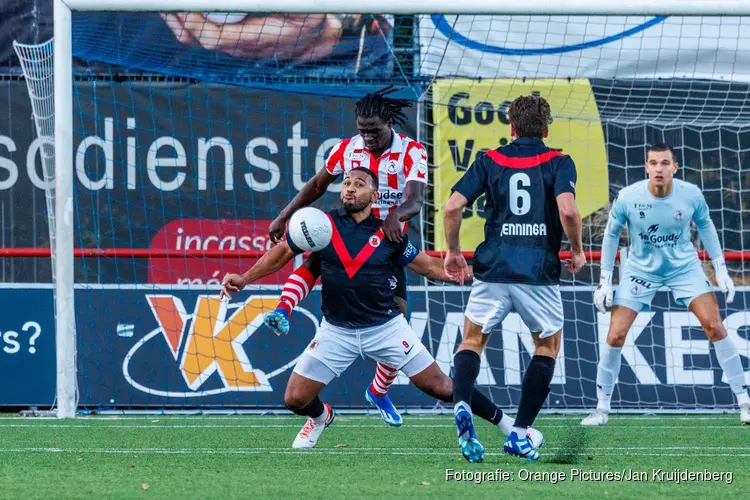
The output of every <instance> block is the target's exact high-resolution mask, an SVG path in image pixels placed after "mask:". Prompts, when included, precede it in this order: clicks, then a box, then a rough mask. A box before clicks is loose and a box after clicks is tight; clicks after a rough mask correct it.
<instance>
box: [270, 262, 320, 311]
mask: <svg viewBox="0 0 750 500" xmlns="http://www.w3.org/2000/svg"><path fill="white" fill-rule="evenodd" d="M316 279H317V278H316V277H315V276H313V274H312V273H311V272H310V271H308V270H307V269H305V268H304V267H300V268H298V269H297V270H296V271H294V272H293V273H292V274H291V275H290V276H289V279H288V280H287V281H286V284H284V289H283V290H282V291H281V297H280V298H279V303H278V304H276V308H277V309H278V308H281V309H284V310H285V311H286V314H287V316H289V315H291V314H292V310H293V309H294V308H295V307H297V304H299V303H300V302H301V301H302V299H304V298H305V297H307V294H308V293H310V290H312V288H313V286H315V280H316Z"/></svg>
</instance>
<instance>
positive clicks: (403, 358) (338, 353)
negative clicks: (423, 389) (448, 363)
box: [294, 314, 435, 384]
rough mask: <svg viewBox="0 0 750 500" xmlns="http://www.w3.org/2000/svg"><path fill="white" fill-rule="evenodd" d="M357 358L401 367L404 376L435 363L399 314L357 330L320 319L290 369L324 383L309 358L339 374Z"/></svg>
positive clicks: (409, 375) (323, 379)
mask: <svg viewBox="0 0 750 500" xmlns="http://www.w3.org/2000/svg"><path fill="white" fill-rule="evenodd" d="M306 357H307V358H308V359H305V358H306ZM358 357H362V359H364V358H365V357H367V358H369V359H372V360H373V361H377V362H380V363H383V364H386V365H388V366H391V367H393V368H396V369H398V370H401V371H403V373H404V375H406V376H407V377H411V376H414V375H416V374H417V373H420V372H421V371H423V370H425V369H426V368H427V367H428V366H430V365H431V364H432V363H434V362H435V360H434V358H433V357H432V355H431V354H430V353H429V351H428V350H427V349H426V348H425V346H424V345H423V344H422V342H421V341H420V340H419V338H418V337H417V334H416V333H414V330H412V329H411V327H410V326H409V323H407V322H406V318H404V316H403V315H401V314H399V315H398V316H397V317H395V318H393V319H392V320H390V321H389V322H388V323H385V324H383V325H378V326H374V327H371V328H362V329H358V330H353V329H348V328H341V327H338V326H334V325H332V324H330V323H328V322H327V321H326V320H325V319H323V321H322V322H321V325H320V328H319V329H318V332H317V333H316V334H315V338H314V339H313V340H312V342H310V345H308V346H307V349H305V352H304V353H302V356H301V357H300V359H299V360H298V361H297V365H296V366H295V367H294V371H295V372H296V373H298V374H300V375H302V376H303V377H306V378H309V379H312V380H317V381H319V382H323V383H326V384H327V383H328V382H330V380H331V378H332V377H329V376H327V375H325V374H321V373H316V372H319V370H315V369H313V368H310V367H311V366H315V365H316V363H310V360H309V358H314V359H315V360H317V361H319V362H320V363H322V364H323V365H325V366H326V367H327V368H328V369H330V371H331V372H332V374H333V375H335V376H336V377H339V376H341V374H342V373H343V372H344V371H345V370H346V369H347V368H349V366H350V365H351V364H352V363H353V362H354V360H355V359H357V358H358ZM412 361H414V362H412Z"/></svg>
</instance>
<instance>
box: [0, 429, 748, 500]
mask: <svg viewBox="0 0 750 500" xmlns="http://www.w3.org/2000/svg"><path fill="white" fill-rule="evenodd" d="M579 420H580V416H570V417H559V416H544V417H540V419H539V420H538V421H537V426H538V427H539V428H540V429H541V430H542V431H543V432H544V433H545V437H546V440H547V441H546V445H545V447H544V448H542V450H541V451H542V461H541V462H540V463H537V464H525V463H522V462H520V461H518V460H516V459H513V458H511V457H508V456H506V455H504V454H503V453H502V446H503V436H502V434H501V433H500V432H499V430H498V429H496V428H493V427H491V426H489V425H486V424H484V423H483V422H482V423H480V425H479V427H478V433H479V437H480V439H481V440H482V442H483V444H484V445H485V448H486V450H487V455H486V457H485V461H484V463H482V464H468V463H467V462H466V461H464V459H463V457H462V456H461V454H460V452H459V450H458V446H457V443H456V438H455V429H454V427H453V425H452V420H451V418H450V417H448V416H429V417H422V416H408V415H407V416H406V417H405V419H404V425H403V427H400V428H391V427H388V426H386V425H385V424H383V422H382V421H381V420H380V419H379V418H375V417H364V416H339V417H338V418H337V420H336V422H335V423H334V424H333V425H332V426H331V427H330V428H329V429H327V430H326V431H325V432H324V434H323V436H322V437H321V440H320V441H319V443H318V447H317V448H316V449H314V450H304V451H296V450H291V448H290V446H291V443H292V440H293V439H294V436H295V435H296V433H297V431H298V430H299V428H300V426H301V425H302V423H303V420H302V419H300V418H296V417H268V416H231V417H169V416H159V417H125V418H117V419H114V418H106V417H92V418H79V419H77V420H75V421H58V420H41V419H31V418H5V419H0V435H1V436H2V441H0V457H2V458H0V497H2V498H81V497H92V498H176V499H181V500H186V499H192V498H253V499H254V498H286V497H294V498H301V499H305V500H307V499H312V498H325V499H335V498H347V499H353V498H365V497H377V498H388V497H402V498H457V497H459V496H464V498H465V499H466V500H473V499H478V498H492V499H514V498H529V499H531V498H539V495H540V494H542V495H554V500H557V499H561V498H577V499H588V498H596V499H598V498H608V499H618V498H621V499H643V498H686V497H701V498H721V499H722V500H724V499H732V498H738V499H739V498H743V499H747V498H750V477H749V476H750V462H749V460H750V427H744V428H743V427H741V426H740V425H739V417H738V416H737V415H722V416H705V415H703V416H695V417H692V416H671V417H670V416H666V417H634V416H619V417H618V416H613V417H612V418H611V419H610V423H609V425H607V426H605V427H601V428H595V429H582V428H581V427H579V426H578V422H579ZM447 468H451V469H455V470H456V471H472V472H474V471H488V472H489V471H495V470H496V469H502V470H504V471H510V472H511V473H512V477H513V481H503V482H500V481H494V482H493V481H487V482H484V483H482V484H476V483H473V482H456V481H446V469H447ZM676 468H679V469H683V470H684V469H688V470H691V471H703V470H705V469H708V470H709V471H710V472H732V473H733V481H732V484H727V483H726V482H725V481H715V482H684V483H681V484H675V483H674V482H659V481H654V480H653V477H652V470H653V469H663V470H667V471H672V470H674V469H676ZM521 469H524V470H526V471H529V472H547V473H551V472H565V473H566V474H567V480H565V481H560V482H558V483H557V484H552V483H550V482H548V481H543V480H539V481H528V480H527V481H521V480H520V478H519V474H521ZM572 469H582V470H585V471H596V472H599V473H601V472H605V471H611V472H614V471H617V472H623V471H625V473H627V472H628V471H629V470H632V471H635V472H645V473H646V477H647V481H645V482H633V481H606V480H603V481H580V480H576V481H572V480H571V477H570V475H571V470H572ZM144 485H147V486H144ZM549 498H552V497H549Z"/></svg>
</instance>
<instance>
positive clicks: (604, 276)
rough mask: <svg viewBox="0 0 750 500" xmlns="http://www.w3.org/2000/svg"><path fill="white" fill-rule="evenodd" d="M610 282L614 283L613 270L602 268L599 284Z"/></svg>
mask: <svg viewBox="0 0 750 500" xmlns="http://www.w3.org/2000/svg"><path fill="white" fill-rule="evenodd" d="M610 283H612V271H608V270H606V269H602V270H601V272H600V273H599V284H600V285H609V284H610Z"/></svg>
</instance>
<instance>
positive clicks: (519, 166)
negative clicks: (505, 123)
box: [444, 96, 586, 461]
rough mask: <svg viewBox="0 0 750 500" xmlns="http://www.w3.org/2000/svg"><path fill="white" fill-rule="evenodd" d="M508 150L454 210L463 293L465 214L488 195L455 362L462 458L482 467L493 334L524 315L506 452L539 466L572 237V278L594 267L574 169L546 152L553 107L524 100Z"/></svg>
mask: <svg viewBox="0 0 750 500" xmlns="http://www.w3.org/2000/svg"><path fill="white" fill-rule="evenodd" d="M508 115H509V118H510V133H511V136H512V137H514V138H515V140H514V141H513V142H512V143H510V144H509V145H507V146H503V147H501V148H499V149H496V150H494V151H488V152H487V153H485V154H483V155H478V156H477V158H476V160H475V161H474V163H473V164H472V165H471V167H470V168H469V170H468V171H467V172H466V174H465V175H464V176H463V177H462V178H461V180H459V181H458V183H456V185H455V186H453V194H452V195H451V197H450V199H449V200H448V203H447V204H446V206H445V211H444V220H445V237H446V241H447V246H448V251H447V255H446V258H445V271H446V273H447V274H448V275H449V276H452V277H453V278H454V279H456V280H457V281H459V282H460V283H462V284H463V279H464V277H465V276H466V273H467V272H468V266H467V264H466V260H465V259H464V257H463V256H462V254H461V245H460V240H459V231H460V228H461V219H462V213H463V210H464V208H465V207H467V206H470V205H472V204H473V203H474V201H475V200H476V199H477V198H478V197H479V196H480V195H482V194H485V195H486V205H485V217H486V223H485V226H484V241H483V242H482V243H481V244H480V245H479V247H477V249H476V252H475V253H474V276H475V278H474V282H473V284H472V288H471V295H470V296H469V301H468V304H467V306H466V320H465V322H464V336H463V341H462V342H461V345H460V346H459V348H458V351H457V352H456V354H455V357H454V366H455V372H454V386H453V387H454V388H453V399H454V401H455V407H454V413H455V420H456V427H457V429H458V438H459V445H460V446H461V451H462V453H463V454H464V456H465V457H467V459H468V460H469V461H479V460H481V458H482V457H483V455H484V448H483V447H482V445H481V443H480V442H479V440H478V439H477V437H476V433H475V432H474V424H473V420H472V414H471V409H470V407H469V405H468V404H467V403H466V402H467V401H471V397H472V393H473V392H474V383H475V381H476V378H477V375H478V374H479V356H480V354H481V352H482V350H483V349H484V347H485V346H486V345H487V342H488V340H489V337H490V333H491V331H492V329H493V327H495V326H496V325H497V324H499V323H501V322H502V321H503V319H505V317H506V316H507V315H508V313H509V312H510V311H511V310H515V311H516V312H517V313H518V314H519V315H520V316H521V319H522V320H523V322H524V323H525V324H526V326H527V327H528V328H529V331H531V333H532V335H533V337H534V344H535V346H536V349H535V352H534V357H533V358H532V360H531V363H530V364H529V367H528V369H527V370H526V374H525V376H524V380H523V385H522V387H521V401H520V404H519V408H518V414H517V415H516V421H515V424H514V427H513V432H511V433H510V434H509V436H508V439H507V440H506V441H505V446H504V449H505V452H506V453H509V454H511V455H515V456H519V457H522V458H525V459H527V460H532V461H534V460H537V459H538V458H539V452H538V451H537V448H538V445H539V443H534V439H533V436H530V435H529V433H528V429H529V427H530V426H531V424H532V423H533V422H534V420H535V419H536V416H537V415H538V413H539V410H540V409H541V408H542V405H543V404H544V400H545V399H546V398H547V394H548V393H549V385H550V382H551V381H552V375H553V371H554V368H555V359H556V358H557V353H558V351H559V349H560V338H561V332H562V326H563V308H562V299H561V297H560V287H559V280H560V272H561V265H560V259H559V257H558V252H559V251H560V245H561V242H562V236H563V231H564V232H565V234H566V235H567V236H568V240H569V241H570V244H571V250H572V259H571V260H570V261H568V262H566V267H567V269H568V271H570V272H573V273H575V272H578V271H579V270H580V269H581V268H582V267H583V266H584V264H585V263H586V258H585V256H584V254H583V250H582V243H581V216H580V214H579V212H578V209H577V208H576V204H575V183H576V168H575V164H574V163H573V160H572V159H571V158H570V157H569V156H567V155H564V154H562V153H560V152H559V151H556V150H553V149H550V148H548V147H547V146H545V144H544V142H543V139H544V138H546V137H547V134H548V131H549V123H550V108H549V104H548V103H547V101H546V100H545V99H544V98H542V97H537V96H522V97H519V98H518V99H516V100H515V101H513V103H512V104H511V105H510V108H509V109H508Z"/></svg>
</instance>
